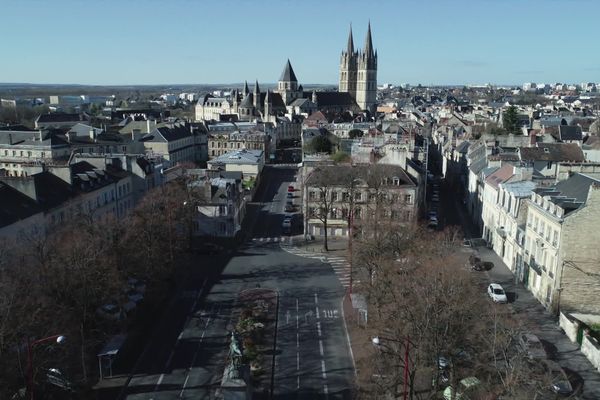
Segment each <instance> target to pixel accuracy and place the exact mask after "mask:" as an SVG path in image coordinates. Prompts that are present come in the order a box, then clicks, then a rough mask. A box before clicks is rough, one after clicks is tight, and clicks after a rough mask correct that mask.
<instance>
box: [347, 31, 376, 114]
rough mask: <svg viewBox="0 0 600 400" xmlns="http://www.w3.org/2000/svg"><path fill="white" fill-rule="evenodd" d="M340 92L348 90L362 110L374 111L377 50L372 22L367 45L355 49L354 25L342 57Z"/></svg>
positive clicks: (366, 40)
mask: <svg viewBox="0 0 600 400" xmlns="http://www.w3.org/2000/svg"><path fill="white" fill-rule="evenodd" d="M339 91H340V92H347V93H350V95H351V96H352V97H353V98H354V99H355V100H356V103H357V104H358V106H359V107H360V109H361V110H368V111H371V112H374V111H375V109H376V101H377V51H376V50H374V49H373V41H372V39H371V24H370V23H369V28H368V30H367V37H366V39H365V47H364V49H363V50H362V51H361V50H356V51H355V50H354V39H353V37H352V27H350V34H349V35H348V45H347V47H346V51H344V52H342V55H341V57H340V85H339Z"/></svg>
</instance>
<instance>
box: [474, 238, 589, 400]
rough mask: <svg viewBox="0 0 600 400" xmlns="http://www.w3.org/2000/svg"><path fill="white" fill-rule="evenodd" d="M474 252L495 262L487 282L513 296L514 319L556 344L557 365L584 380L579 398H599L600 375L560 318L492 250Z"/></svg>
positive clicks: (510, 305)
mask: <svg viewBox="0 0 600 400" xmlns="http://www.w3.org/2000/svg"><path fill="white" fill-rule="evenodd" d="M475 250H477V252H478V253H479V254H480V257H481V259H482V260H484V261H491V262H493V263H494V268H492V269H491V270H490V271H488V272H484V274H487V276H488V278H489V279H488V281H489V282H495V283H499V284H500V285H502V287H503V288H504V290H505V291H506V293H507V295H509V298H510V295H511V294H512V295H514V301H513V302H512V303H510V304H508V306H509V307H511V308H512V309H513V310H514V313H515V317H517V318H519V319H520V320H521V323H522V324H523V327H524V328H525V329H527V330H529V331H530V332H532V333H534V334H536V335H537V336H538V337H539V338H540V339H542V340H544V341H547V342H548V343H550V344H551V345H553V346H554V347H555V348H556V360H557V361H558V363H559V364H560V365H561V366H562V367H566V368H569V369H571V370H573V371H575V372H577V373H578V374H579V375H580V376H581V377H582V378H583V380H584V385H583V392H582V393H581V394H580V396H579V398H581V399H585V400H597V399H600V374H599V373H598V371H597V370H596V369H595V368H594V366H593V365H592V364H591V363H590V361H589V360H588V359H587V358H586V357H585V356H584V355H583V353H581V351H580V350H579V347H578V346H577V344H575V343H573V342H571V341H570V340H569V338H568V337H567V335H566V334H565V333H564V332H563V330H562V329H561V328H560V326H559V325H558V319H557V317H556V316H554V315H553V314H551V313H550V312H548V310H546V308H544V307H543V306H542V305H541V304H540V303H539V302H538V301H537V299H536V298H535V297H533V294H531V292H530V291H529V290H527V289H526V288H525V287H523V285H521V284H516V283H515V277H514V275H513V274H512V272H511V271H510V270H509V269H508V267H507V266H506V264H504V262H503V261H502V259H501V258H500V257H499V256H498V255H497V254H496V253H495V252H494V251H493V250H491V249H488V248H487V247H476V248H475Z"/></svg>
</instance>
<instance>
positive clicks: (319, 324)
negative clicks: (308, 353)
mask: <svg viewBox="0 0 600 400" xmlns="http://www.w3.org/2000/svg"><path fill="white" fill-rule="evenodd" d="M317 333H318V334H319V337H321V323H320V322H317Z"/></svg>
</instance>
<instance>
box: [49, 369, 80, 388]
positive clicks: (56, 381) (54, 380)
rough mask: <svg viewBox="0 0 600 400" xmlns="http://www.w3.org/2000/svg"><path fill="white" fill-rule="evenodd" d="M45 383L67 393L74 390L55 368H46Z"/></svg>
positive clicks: (71, 384) (70, 383)
mask: <svg viewBox="0 0 600 400" xmlns="http://www.w3.org/2000/svg"><path fill="white" fill-rule="evenodd" d="M46 382H48V383H49V384H50V385H53V386H56V387H59V388H61V389H62V390H65V391H67V392H72V391H73V390H74V386H73V383H72V382H71V381H70V380H69V379H67V377H66V376H65V375H64V374H63V373H62V371H61V370H59V369H57V368H48V369H47V370H46Z"/></svg>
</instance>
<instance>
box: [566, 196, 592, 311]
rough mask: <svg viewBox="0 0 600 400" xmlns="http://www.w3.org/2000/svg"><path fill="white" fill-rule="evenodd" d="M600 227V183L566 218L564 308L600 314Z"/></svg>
mask: <svg viewBox="0 0 600 400" xmlns="http://www.w3.org/2000/svg"><path fill="white" fill-rule="evenodd" d="M598 226H600V186H594V185H592V186H591V187H590V192H589V195H588V199H587V202H586V204H585V205H584V206H583V207H582V208H580V209H579V210H577V211H574V212H573V213H572V214H571V215H570V216H568V217H567V218H566V219H565V222H564V223H563V230H562V235H563V237H562V240H561V246H560V255H561V257H560V260H561V261H562V262H561V264H559V266H561V265H562V268H561V269H562V278H560V277H558V278H559V279H561V282H562V285H561V286H562V287H563V292H562V294H561V298H560V308H561V309H565V310H568V311H576V312H580V313H588V314H600V302H599V301H598V293H600V279H598V274H599V273H600V265H599V264H598V260H600V246H598V238H597V236H596V235H594V234H593V232H597V231H598Z"/></svg>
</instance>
